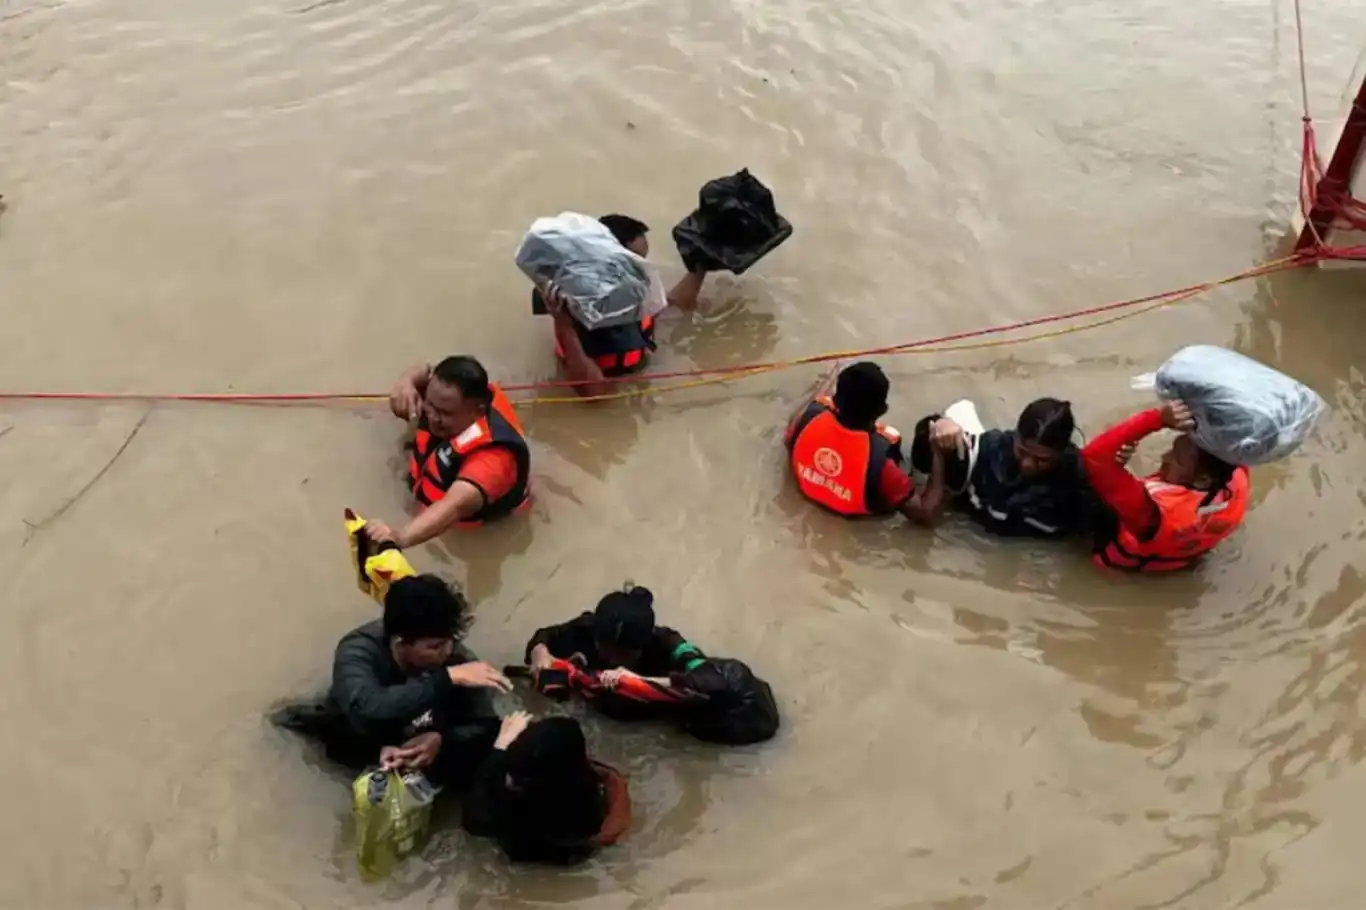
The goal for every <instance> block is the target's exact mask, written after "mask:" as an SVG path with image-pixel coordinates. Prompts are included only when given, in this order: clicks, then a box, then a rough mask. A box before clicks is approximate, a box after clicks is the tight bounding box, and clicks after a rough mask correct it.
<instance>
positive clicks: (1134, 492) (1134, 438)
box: [1081, 408, 1162, 540]
mask: <svg viewBox="0 0 1366 910" xmlns="http://www.w3.org/2000/svg"><path fill="white" fill-rule="evenodd" d="M1160 429H1162V412H1161V411H1159V410H1157V409H1156V408H1153V409H1152V410H1149V411H1141V412H1139V413H1137V414H1135V415H1134V416H1132V417H1130V418H1129V419H1128V420H1126V421H1124V422H1123V423H1119V424H1116V425H1115V426H1113V427H1111V428H1110V429H1108V430H1106V431H1105V432H1104V433H1101V434H1100V435H1099V436H1097V437H1096V438H1095V439H1093V440H1091V442H1090V443H1088V444H1087V446H1086V448H1084V449H1082V450H1081V460H1082V464H1083V465H1084V466H1085V468H1086V476H1087V478H1088V479H1089V480H1090V481H1091V486H1092V487H1093V488H1094V489H1095V491H1096V495H1097V496H1099V497H1100V499H1101V501H1102V502H1104V503H1105V504H1106V505H1107V506H1109V507H1110V508H1111V509H1112V510H1114V513H1115V515H1116V516H1117V517H1118V518H1119V522H1120V524H1122V525H1123V526H1124V527H1125V528H1127V529H1128V530H1129V533H1131V534H1133V535H1134V536H1135V537H1137V538H1139V539H1140V540H1142V539H1145V538H1148V537H1151V536H1152V535H1153V533H1154V532H1156V531H1157V525H1158V521H1159V520H1160V519H1161V514H1160V513H1159V512H1158V510H1157V504H1156V503H1154V502H1153V498H1152V497H1151V496H1149V495H1148V488H1147V487H1146V486H1144V484H1143V481H1142V480H1140V479H1139V478H1137V477H1135V476H1134V475H1133V474H1131V473H1129V469H1128V468H1126V467H1124V466H1123V465H1121V464H1119V462H1118V461H1116V458H1117V457H1118V455H1119V450H1120V449H1122V448H1124V447H1125V446H1127V445H1132V444H1134V443H1137V442H1138V441H1139V440H1140V439H1142V438H1143V437H1145V436H1149V435H1151V434H1153V433H1156V432H1157V431H1158V430H1160Z"/></svg>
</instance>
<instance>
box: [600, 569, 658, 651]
mask: <svg viewBox="0 0 1366 910" xmlns="http://www.w3.org/2000/svg"><path fill="white" fill-rule="evenodd" d="M654 602H655V596H654V595H653V594H652V593H650V590H649V589H648V588H638V587H636V586H634V585H628V586H627V587H626V589H625V590H622V591H613V592H612V593H611V594H608V595H607V596H606V597H604V598H603V599H602V600H600V601H598V608H597V609H596V610H594V611H593V643H594V644H595V645H596V646H597V649H598V654H599V655H600V656H601V657H602V659H603V662H604V663H606V664H607V665H608V666H609V667H630V666H631V665H633V664H634V663H635V662H636V661H638V660H640V655H641V652H642V651H644V650H645V646H646V645H647V644H649V643H650V637H651V636H653V635H654V631H655V608H654Z"/></svg>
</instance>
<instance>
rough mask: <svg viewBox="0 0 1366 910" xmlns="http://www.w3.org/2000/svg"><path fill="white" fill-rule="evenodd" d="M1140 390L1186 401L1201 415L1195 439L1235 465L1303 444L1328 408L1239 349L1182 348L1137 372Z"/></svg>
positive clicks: (1261, 460)
mask: <svg viewBox="0 0 1366 910" xmlns="http://www.w3.org/2000/svg"><path fill="white" fill-rule="evenodd" d="M1133 387H1134V388H1136V389H1154V390H1156V392H1157V394H1158V396H1159V397H1161V398H1163V399H1165V400H1167V401H1171V400H1174V399H1180V400H1182V401H1184V402H1185V403H1186V404H1187V405H1188V406H1189V407H1190V409H1191V416H1192V417H1194V418H1195V432H1194V436H1195V442H1196V444H1197V445H1199V446H1200V448H1202V449H1204V450H1205V451H1207V452H1209V453H1210V454H1211V455H1215V456H1217V457H1219V458H1222V459H1223V460H1224V461H1227V462H1229V463H1230V464H1240V465H1258V464H1265V463H1267V462H1269V461H1276V460H1277V459H1279V458H1284V457H1285V456H1287V455H1289V454H1290V453H1291V452H1294V451H1295V450H1296V449H1298V448H1299V447H1300V444H1301V443H1303V442H1304V440H1305V439H1306V438H1307V437H1308V436H1309V433H1310V431H1312V430H1313V429H1314V424H1315V423H1316V422H1317V421H1318V419H1319V417H1320V415H1322V414H1323V412H1324V410H1325V409H1326V407H1327V406H1326V405H1325V404H1324V401H1323V399H1322V398H1320V397H1319V395H1318V393H1317V392H1315V391H1314V390H1313V389H1311V388H1309V387H1308V386H1306V385H1304V384H1303V383H1301V382H1297V381H1296V380H1294V379H1291V378H1290V377H1289V376H1286V375H1285V374H1284V373H1280V372H1277V371H1276V370H1273V369H1271V367H1268V366H1264V365H1262V364H1260V363H1258V362H1257V361H1255V360H1252V359H1250V358H1248V357H1244V356H1243V355H1242V354H1238V353H1236V352H1234V351H1229V350H1225V349H1224V348H1219V347H1214V346H1213V345H1204V344H1198V345H1192V346H1190V347H1186V348H1182V349H1181V350H1179V351H1177V352H1176V353H1175V354H1174V355H1172V357H1171V359H1170V360H1168V361H1167V362H1166V363H1164V364H1162V366H1161V367H1160V368H1159V369H1158V371H1157V372H1156V373H1147V374H1144V375H1142V376H1136V377H1134V380H1133Z"/></svg>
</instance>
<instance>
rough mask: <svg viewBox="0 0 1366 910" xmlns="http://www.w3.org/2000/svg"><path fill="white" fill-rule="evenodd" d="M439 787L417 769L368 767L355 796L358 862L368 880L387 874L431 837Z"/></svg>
mask: <svg viewBox="0 0 1366 910" xmlns="http://www.w3.org/2000/svg"><path fill="white" fill-rule="evenodd" d="M436 794H437V790H436V788H434V787H433V786H432V785H431V783H430V782H428V780H427V778H426V777H424V776H423V775H422V774H420V773H417V772H412V773H409V774H404V775H400V774H399V773H398V772H396V771H369V772H366V773H365V774H362V775H361V776H360V777H358V778H356V780H355V782H354V783H353V784H352V785H351V796H352V801H353V807H354V810H355V818H356V867H357V868H358V869H359V871H360V877H361V878H362V879H364V880H365V881H367V882H376V881H380V880H381V879H384V878H388V877H389V876H390V875H391V874H392V873H393V871H394V869H395V868H397V867H398V864H399V862H400V861H402V860H403V858H404V857H406V856H407V855H408V854H410V853H412V852H413V851H414V850H416V849H417V848H418V847H420V846H422V842H423V841H424V840H425V839H426V836H427V826H428V824H429V823H430V822H431V818H432V801H433V800H434V799H435V798H436Z"/></svg>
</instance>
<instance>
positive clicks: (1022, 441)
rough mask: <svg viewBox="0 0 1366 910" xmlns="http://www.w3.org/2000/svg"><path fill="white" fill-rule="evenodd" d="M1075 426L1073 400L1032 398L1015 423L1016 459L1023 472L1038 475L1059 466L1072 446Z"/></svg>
mask: <svg viewBox="0 0 1366 910" xmlns="http://www.w3.org/2000/svg"><path fill="white" fill-rule="evenodd" d="M1076 430H1077V422H1076V420H1075V418H1073V416H1072V403H1071V402H1070V401H1059V400H1058V399H1056V398H1040V399H1038V400H1037V401H1031V402H1030V403H1029V405H1028V406H1027V407H1026V408H1025V409H1024V410H1023V411H1021V412H1020V419H1019V420H1018V421H1016V423H1015V461H1016V462H1017V463H1018V464H1019V466H1020V473H1021V474H1023V475H1024V476H1026V477H1038V476H1040V475H1042V474H1047V473H1048V472H1049V471H1052V470H1053V469H1054V468H1056V467H1057V466H1058V465H1059V463H1061V462H1062V460H1063V458H1064V457H1065V456H1066V455H1067V452H1068V450H1069V449H1070V448H1071V446H1072V434H1073V433H1075V432H1076Z"/></svg>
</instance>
